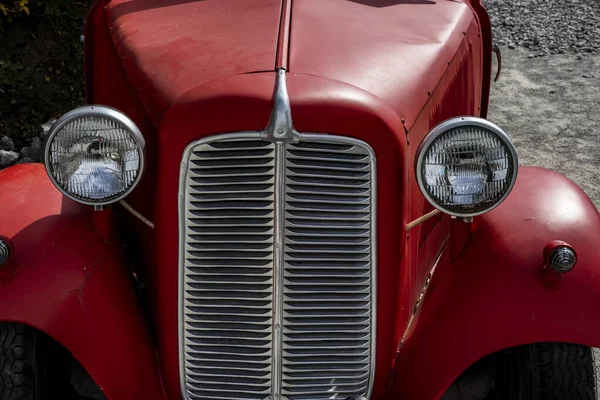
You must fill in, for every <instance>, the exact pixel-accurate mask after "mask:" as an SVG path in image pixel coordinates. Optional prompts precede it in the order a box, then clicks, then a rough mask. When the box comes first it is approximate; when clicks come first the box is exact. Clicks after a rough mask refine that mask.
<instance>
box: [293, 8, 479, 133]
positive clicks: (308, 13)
mask: <svg viewBox="0 0 600 400" xmlns="http://www.w3.org/2000/svg"><path fill="white" fill-rule="evenodd" d="M291 15H292V20H291V37H290V48H289V71H290V72H293V73H301V74H309V75H318V76H321V77H325V78H329V79H332V80H336V81H341V82H344V83H348V84H351V85H353V86H355V87H358V88H360V89H363V90H365V91H367V92H369V93H371V94H373V95H375V96H377V97H379V98H380V99H382V100H383V101H384V102H386V103H387V104H388V105H389V106H390V107H391V108H392V109H393V110H394V111H395V112H396V113H397V114H398V115H399V116H400V117H401V118H403V119H404V120H405V126H407V128H410V126H412V123H413V122H414V120H415V119H416V117H417V116H418V115H419V113H420V111H421V110H422V108H423V106H424V105H425V103H426V102H427V101H428V99H429V93H433V91H434V90H435V88H436V86H437V84H438V83H439V82H440V80H441V78H442V76H443V75H444V73H445V72H446V70H447V68H448V65H449V64H450V61H452V58H453V57H454V55H455V54H456V52H457V49H458V47H459V46H460V44H461V42H462V41H463V40H464V32H466V31H467V30H468V28H469V26H470V25H471V24H476V20H475V17H474V14H473V11H472V9H471V8H470V7H469V6H468V5H467V4H465V3H463V2H462V1H461V0H293V1H292V12H291ZM478 45H479V44H478ZM292 100H293V99H292Z"/></svg>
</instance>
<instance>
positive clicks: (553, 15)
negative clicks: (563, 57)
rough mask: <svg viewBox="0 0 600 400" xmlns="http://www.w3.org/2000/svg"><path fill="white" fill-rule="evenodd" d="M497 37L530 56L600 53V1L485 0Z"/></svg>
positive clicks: (497, 39) (501, 44)
mask: <svg viewBox="0 0 600 400" xmlns="http://www.w3.org/2000/svg"><path fill="white" fill-rule="evenodd" d="M485 3H486V7H487V9H488V10H489V11H490V17H491V20H492V26H493V27H494V38H495V39H496V42H497V44H499V45H500V46H507V47H508V48H509V49H514V48H516V47H524V48H527V49H528V51H529V55H531V56H532V57H533V56H539V55H546V54H565V53H569V52H585V53H596V52H600V28H599V27H600V1H598V0H485Z"/></svg>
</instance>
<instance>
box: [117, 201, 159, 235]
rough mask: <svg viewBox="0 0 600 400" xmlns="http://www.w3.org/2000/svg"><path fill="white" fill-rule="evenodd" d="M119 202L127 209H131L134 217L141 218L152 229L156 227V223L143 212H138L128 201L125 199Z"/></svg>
mask: <svg viewBox="0 0 600 400" xmlns="http://www.w3.org/2000/svg"><path fill="white" fill-rule="evenodd" d="M119 204H120V205H121V206H122V207H123V208H124V209H126V210H127V211H129V212H130V213H131V214H132V215H133V216H134V217H136V218H137V219H139V220H140V221H142V222H143V223H144V224H145V225H146V226H148V227H149V228H150V229H154V224H153V223H152V222H151V221H150V220H149V219H147V218H146V217H144V216H143V215H142V214H140V213H139V212H137V211H136V210H135V209H134V208H133V207H131V206H130V205H129V204H127V202H126V201H125V200H121V201H119Z"/></svg>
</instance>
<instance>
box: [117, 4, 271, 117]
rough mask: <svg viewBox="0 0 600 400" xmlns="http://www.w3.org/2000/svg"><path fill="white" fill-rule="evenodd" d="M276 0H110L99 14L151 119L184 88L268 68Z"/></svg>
mask: <svg viewBox="0 0 600 400" xmlns="http://www.w3.org/2000/svg"><path fill="white" fill-rule="evenodd" d="M280 16H281V0H252V1H245V0H244V1H241V0H202V1H193V0H143V1H132V0H113V1H110V2H109V3H108V5H107V7H106V21H107V23H108V26H109V27H110V29H111V34H112V36H113V41H114V43H115V46H116V48H117V50H118V52H119V55H120V56H121V59H122V62H123V64H124V66H125V70H126V71H127V74H128V76H129V79H130V80H131V82H132V84H133V85H134V87H135V89H136V90H137V91H138V93H139V96H140V98H141V100H142V102H143V104H144V106H145V107H146V109H147V110H148V112H149V113H150V116H151V117H152V119H153V120H154V121H155V122H156V121H157V120H158V119H159V118H160V115H161V114H162V113H163V111H164V110H165V109H166V108H167V106H168V105H169V104H170V103H171V102H172V101H173V100H175V99H177V98H178V97H180V96H181V95H182V94H184V93H185V92H187V91H188V90H190V89H192V88H194V87H196V86H199V85H201V84H203V83H205V82H208V81H212V80H215V79H219V78H223V77H226V76H231V75H237V74H244V73H250V72H257V71H272V70H274V68H275V57H276V52H277V37H278V30H279V20H280Z"/></svg>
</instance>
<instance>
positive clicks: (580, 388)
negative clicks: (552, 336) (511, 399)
mask: <svg viewBox="0 0 600 400" xmlns="http://www.w3.org/2000/svg"><path fill="white" fill-rule="evenodd" d="M517 357H518V361H517V365H518V370H517V371H514V372H516V373H518V374H519V376H518V377H514V379H513V380H512V382H513V383H514V384H515V385H516V386H517V387H516V388H514V389H517V390H516V391H513V393H515V394H517V396H516V397H515V398H517V399H520V400H597V397H596V373H595V368H594V357H593V354H592V349H590V348H589V347H585V346H581V345H578V344H570V343H536V344H532V345H529V346H524V347H522V348H520V349H519V351H518V355H517ZM514 372H513V373H514ZM515 378H516V379H515Z"/></svg>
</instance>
